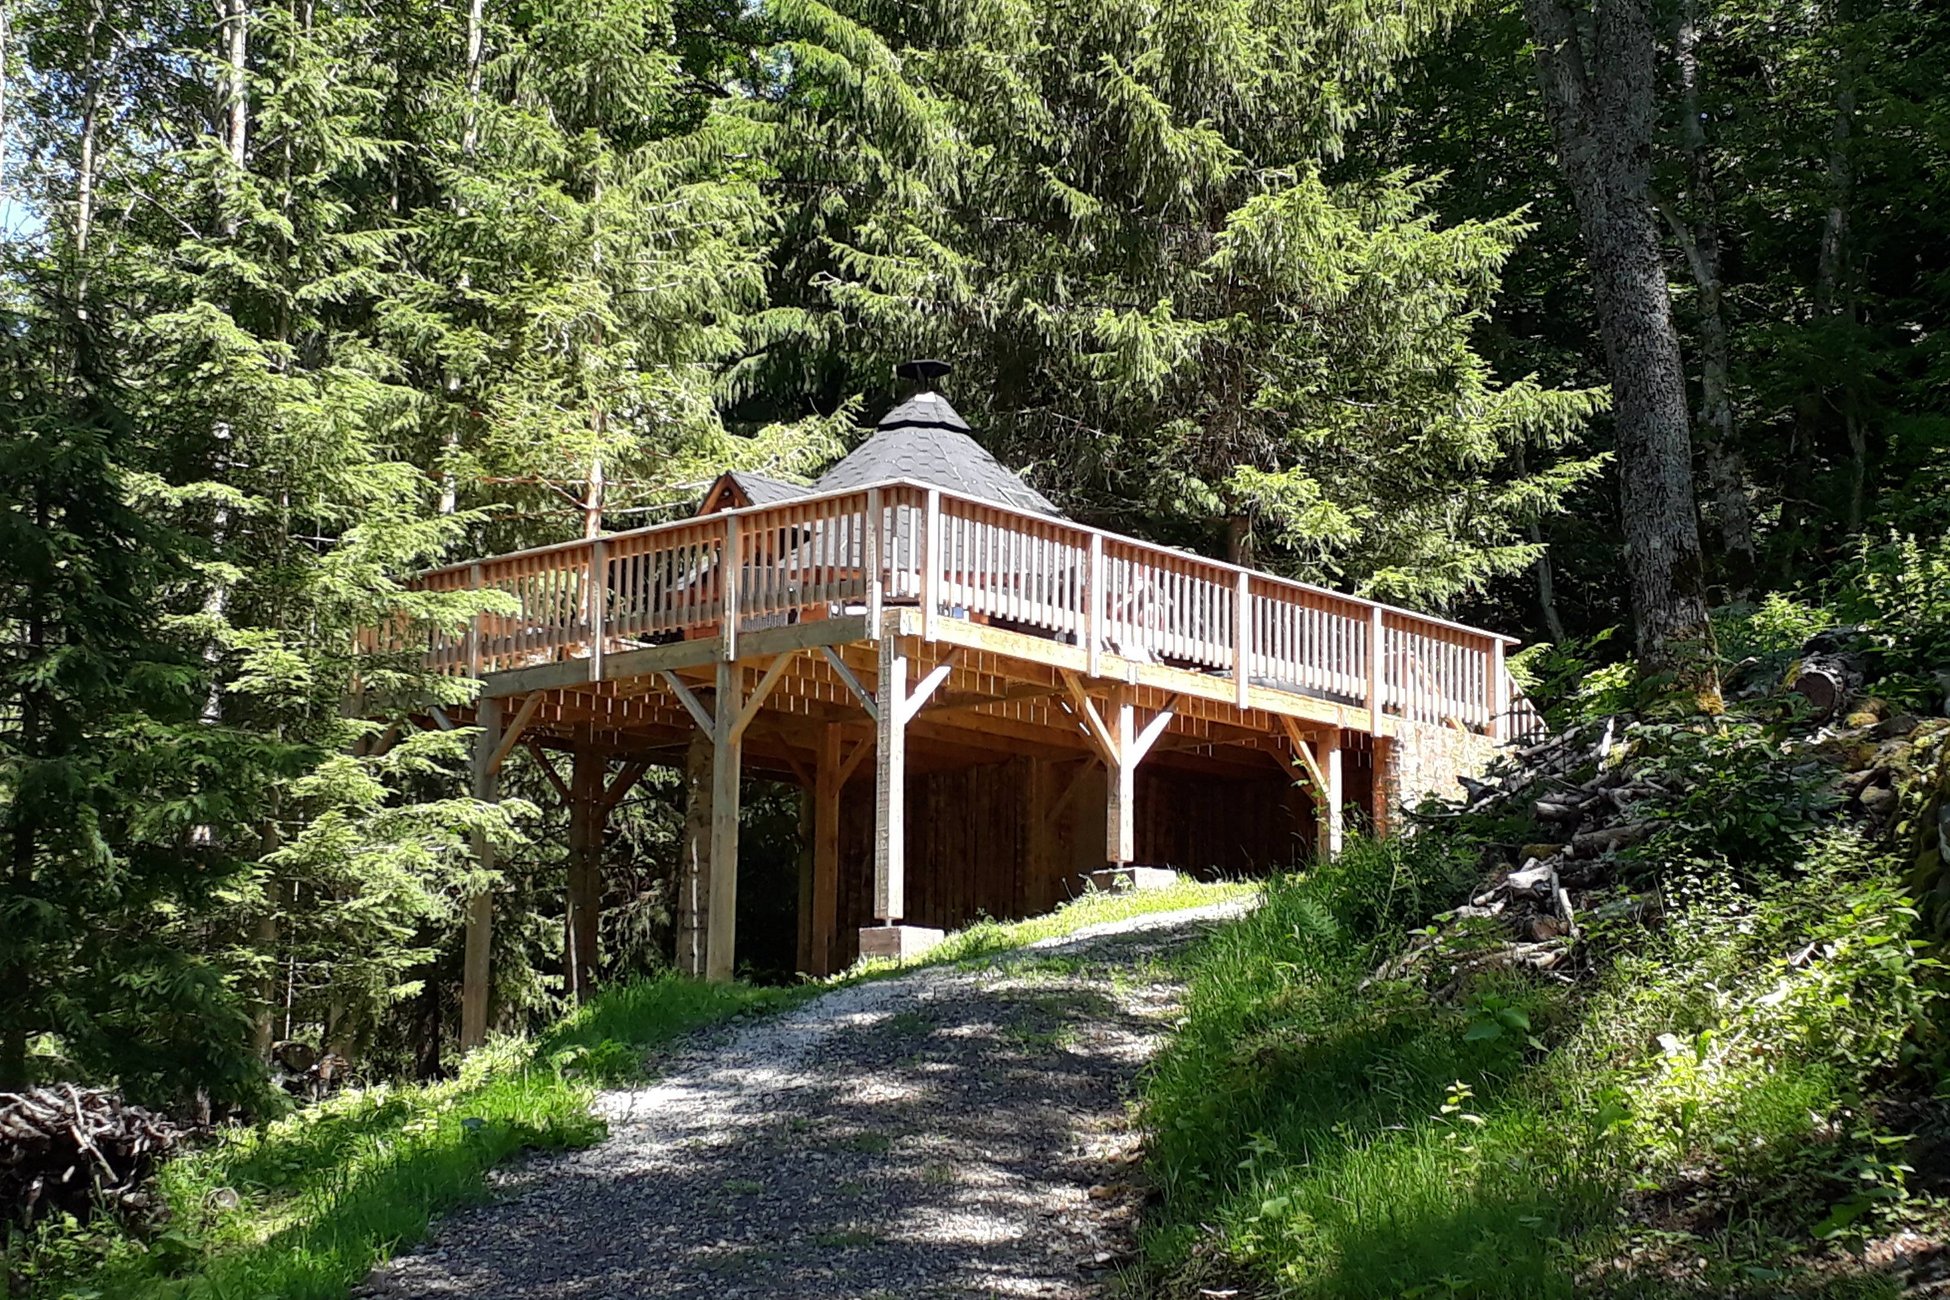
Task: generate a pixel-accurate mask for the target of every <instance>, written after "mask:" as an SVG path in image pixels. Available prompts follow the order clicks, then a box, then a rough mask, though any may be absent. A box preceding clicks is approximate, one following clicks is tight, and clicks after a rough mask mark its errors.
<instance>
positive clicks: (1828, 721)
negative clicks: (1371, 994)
mask: <svg viewBox="0 0 1950 1300" xmlns="http://www.w3.org/2000/svg"><path fill="white" fill-rule="evenodd" d="M1850 631H1851V630H1850V629H1842V630H1841V631H1840V632H1833V633H1825V634H1823V635H1822V636H1821V637H1818V638H1816V639H1815V640H1814V641H1811V642H1810V643H1809V644H1808V645H1807V646H1806V647H1805V648H1804V650H1803V652H1802V655H1801V656H1800V658H1799V659H1798V661H1797V662H1796V663H1795V664H1794V665H1793V666H1792V668H1791V669H1790V670H1789V672H1788V673H1787V675H1786V678H1785V680H1780V679H1777V680H1776V683H1775V684H1774V685H1773V687H1772V688H1771V689H1772V691H1774V692H1792V693H1794V694H1795V695H1799V696H1801V698H1802V701H1803V703H1802V704H1800V705H1799V706H1798V707H1799V708H1800V710H1801V712H1800V714H1799V715H1798V716H1800V717H1801V719H1802V723H1801V726H1800V727H1799V729H1798V733H1797V735H1796V737H1795V739H1794V740H1793V741H1792V742H1791V745H1792V748H1793V749H1794V750H1795V751H1797V753H1798V755H1799V760H1798V761H1800V762H1803V763H1808V764H1818V765H1819V767H1820V768H1821V769H1824V770H1825V771H1826V773H1827V775H1826V777H1825V778H1824V779H1825V780H1827V781H1828V782H1830V788H1831V789H1832V791H1833V792H1834V795H1835V797H1836V801H1837V803H1838V804H1840V806H1841V807H1842V809H1843V811H1844V812H1845V813H1846V814H1847V815H1848V816H1851V817H1853V818H1855V819H1856V820H1857V822H1858V824H1860V825H1862V826H1863V827H1864V829H1865V830H1866V831H1868V832H1869V833H1870V834H1871V835H1883V834H1885V833H1891V832H1897V831H1902V830H1904V829H1905V828H1907V827H1912V826H1914V827H1916V828H1917V832H1916V833H1917V839H1918V846H1917V851H1916V862H1917V866H1918V872H1917V877H1916V880H1915V882H1914V883H1915V884H1916V885H1917V886H1919V887H1920V888H1921V889H1922V890H1923V891H1925V893H1926V895H1929V894H1932V893H1933V894H1935V895H1936V897H1935V898H1934V899H1933V900H1932V901H1934V902H1935V903H1936V904H1937V908H1936V910H1938V911H1939V912H1940V913H1941V914H1942V919H1941V920H1939V922H1938V923H1939V925H1940V926H1941V927H1942V928H1943V929H1944V930H1945V931H1946V932H1950V873H1946V871H1945V870H1944V866H1943V864H1944V862H1945V861H1946V859H1950V805H1946V804H1945V801H1944V800H1943V799H1942V798H1941V797H1940V798H1939V800H1938V805H1932V806H1929V807H1919V806H1918V804H1919V794H1918V792H1927V791H1928V790H1930V789H1940V790H1943V791H1950V718H1942V717H1917V716H1915V715H1912V714H1906V713H1902V712H1900V711H1897V710H1895V709H1893V708H1892V707H1891V706H1890V705H1888V704H1887V703H1886V702H1884V701H1882V700H1880V699H1877V698H1875V697H1873V696H1868V697H1864V696H1863V695H1862V691H1863V690H1864V687H1865V682H1867V681H1869V680H1872V679H1873V671H1874V666H1873V664H1871V663H1868V662H1866V661H1865V658H1864V656H1862V655H1860V654H1858V653H1856V652H1854V651H1852V650H1850V649H1849V648H1848V647H1849V644H1850V636H1849V633H1850ZM1634 735H1635V728H1634V723H1633V722H1632V720H1631V719H1629V718H1627V717H1622V716H1621V717H1614V718H1604V719H1599V720H1597V721H1593V722H1587V723H1581V724H1578V725H1575V726H1573V727H1571V728H1569V729H1567V730H1566V731H1564V732H1562V733H1560V734H1557V735H1553V736H1550V737H1547V738H1545V739H1543V740H1541V741H1539V742H1537V743H1534V744H1532V745H1529V746H1527V747H1524V748H1520V749H1515V750H1512V751H1510V752H1509V753H1508V754H1507V755H1506V756H1505V757H1504V759H1503V760H1502V761H1501V762H1500V763H1499V764H1498V765H1497V766H1496V767H1495V768H1494V769H1493V770H1492V772H1491V773H1490V776H1489V779H1487V780H1483V781H1474V780H1467V779H1465V780H1464V781H1463V783H1462V784H1463V787H1464V793H1465V795H1466V801H1465V807H1464V811H1465V812H1466V813H1467V814H1470V815H1472V817H1473V818H1476V819H1480V820H1481V821H1485V822H1489V823H1493V824H1495V825H1497V826H1499V827H1503V828H1509V838H1508V840H1507V841H1506V842H1504V843H1503V844H1500V845H1498V846H1496V847H1494V848H1492V849H1490V850H1488V851H1486V853H1485V856H1484V859H1483V861H1482V863H1481V867H1482V871H1483V886H1482V887H1481V888H1480V889H1479V890H1478V891H1477V893H1476V894H1475V895H1474V896H1473V897H1472V898H1470V900H1469V902H1468V903H1467V904H1466V905H1464V906H1462V907H1459V908H1456V909H1455V910H1454V911H1452V912H1448V913H1445V914H1443V915H1442V916H1440V917H1437V918H1435V921H1436V923H1435V924H1434V925H1433V926H1431V927H1430V928H1429V930H1428V931H1427V932H1426V933H1424V934H1423V935H1422V936H1420V937H1419V938H1418V939H1417V940H1416V941H1415V942H1414V943H1413V944H1412V945H1411V946H1410V948H1409V949H1408V950H1407V951H1406V952H1404V953H1403V954H1402V955H1401V956H1399V957H1397V958H1395V959H1393V960H1391V961H1390V962H1388V963H1387V964H1385V965H1383V966H1382V967H1381V968H1380V969H1378V970H1376V971H1375V972H1374V978H1377V979H1401V978H1419V979H1423V980H1425V981H1427V982H1428V983H1429V984H1430V985H1431V986H1432V987H1435V988H1437V989H1438V992H1439V994H1441V995H1448V994H1452V993H1453V992H1454V991H1455V990H1456V989H1458V988H1460V987H1461V985H1462V983H1463V981H1464V980H1465V979H1466V978H1467V977H1468V976H1469V975H1470V974H1472V973H1474V972H1477V971H1482V970H1488V969H1527V970H1530V971H1534V972H1538V973H1540V974H1542V975H1543V976H1544V977H1546V978H1550V979H1556V980H1563V981H1569V980H1572V979H1574V978H1575V977H1576V975H1577V973H1578V971H1579V970H1580V969H1581V967H1582V961H1581V958H1582V957H1583V955H1584V954H1583V952H1582V941H1583V940H1584V939H1586V938H1587V932H1588V930H1589V928H1590V926H1591V923H1592V922H1593V920H1594V919H1603V920H1612V919H1618V920H1626V921H1631V922H1635V923H1641V924H1656V923H1657V922H1658V920H1659V919H1660V916H1661V914H1662V905H1661V901H1660V896H1659V894H1658V892H1657V890H1656V888H1654V887H1652V882H1651V881H1650V880H1649V879H1647V878H1646V875H1645V873H1643V872H1641V871H1639V870H1636V869H1634V868H1633V867H1632V865H1631V862H1630V859H1629V857H1628V856H1627V855H1628V851H1629V850H1631V849H1632V848H1634V847H1635V846H1638V845H1641V844H1643V843H1645V842H1646V841H1647V840H1648V839H1650V838H1651V837H1652V836H1653V835H1654V834H1655V833H1656V832H1657V831H1658V830H1659V829H1660V827H1661V826H1662V825H1664V824H1665V823H1664V822H1663V821H1662V819H1661V818H1660V816H1659V813H1660V811H1661V809H1662V805H1665V806H1669V805H1671V804H1675V803H1677V802H1679V800H1680V799H1681V797H1682V796H1683V795H1684V794H1685V793H1686V792H1685V791H1682V790H1678V789H1673V788H1669V786H1668V785H1667V784H1665V782H1666V781H1669V780H1670V779H1671V778H1667V777H1663V776H1661V775H1660V774H1659V773H1658V771H1657V770H1656V768H1655V767H1653V766H1652V765H1647V764H1644V763H1638V762H1635V761H1634V759H1633V748H1634V747H1633V743H1632V742H1633V738H1634ZM1447 815H1448V816H1451V817H1453V816H1455V815H1456V814H1455V813H1454V812H1453V811H1451V812H1450V813H1449V814H1447ZM1939 821H1940V822H1941V823H1942V825H1941V827H1939V825H1938V822H1939ZM1932 854H1934V856H1932ZM1931 867H1933V868H1934V869H1925V868H1931Z"/></svg>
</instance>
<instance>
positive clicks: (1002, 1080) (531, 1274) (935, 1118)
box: [361, 904, 1239, 1300]
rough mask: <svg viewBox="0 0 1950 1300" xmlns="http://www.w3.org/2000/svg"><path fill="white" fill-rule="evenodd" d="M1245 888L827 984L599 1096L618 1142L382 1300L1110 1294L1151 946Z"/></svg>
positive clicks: (1162, 1006) (1151, 1041)
mask: <svg viewBox="0 0 1950 1300" xmlns="http://www.w3.org/2000/svg"><path fill="white" fill-rule="evenodd" d="M1238 910H1239V905H1238V904H1222V905H1219V906H1216V907H1207V908H1199V909H1195V910H1192V911H1183V912H1166V913H1158V914H1154V915H1151V916H1145V917H1139V918H1136V919H1135V920H1131V921H1125V922H1119V923H1116V924H1113V925H1105V926H1099V927H1096V928H1094V929H1090V930H1084V931H1080V932H1078V933H1077V934H1076V935H1073V936H1070V937H1068V938H1065V939H1060V940H1052V941H1049V942H1045V943H1041V944H1037V945H1035V946H1033V947H1030V948H1026V949H1022V950H1020V951H1018V952H1014V953H1009V954H1005V955H1002V956H999V957H997V958H995V959H994V960H993V961H992V962H990V963H987V964H985V965H983V966H981V967H979V968H975V969H960V968H955V967H941V968H936V969H923V970H919V971H916V972H914V973H912V974H909V975H904V976H901V977H899V978H897V979H888V980H881V981H878V982H873V983H867V984H860V985H855V986H853V987H850V988H844V989H839V990H836V991H835V992H833V993H830V994H827V995H825V996H824V997H821V998H818V999H816V1000H814V1001H812V1002H809V1003H807V1004H806V1005H804V1006H802V1007H799V1008H797V1009H795V1010H793V1011H791V1012H789V1013H787V1014H785V1015H782V1016H779V1017H776V1018H773V1019H767V1020H761V1021H757V1022H754V1023H751V1024H748V1025H746V1026H743V1027H741V1028H737V1029H734V1030H730V1031H723V1032H719V1033H717V1034H715V1035H712V1036H709V1037H707V1038H705V1039H702V1040H699V1041H698V1042H696V1043H695V1045H694V1046H693V1047H692V1048H690V1049H689V1050H688V1051H687V1052H686V1053H684V1054H683V1055H682V1056H680V1057H679V1058H678V1059H677V1060H675V1061H674V1062H673V1063H672V1067H671V1069H670V1070H669V1071H668V1072H667V1073H666V1074H665V1075H664V1077H663V1079H662V1080H661V1081H660V1082H659V1083H657V1084H655V1085H654V1086H648V1087H644V1088H640V1089H634V1090H631V1091H625V1092H609V1093H604V1094H603V1095H602V1097H601V1099H600V1102H599V1106H600V1108H601V1110H602V1111H603V1113H604V1114H605V1115H606V1116H607V1117H608V1119H609V1123H610V1135H609V1137H608V1139H607V1140H606V1141H604V1142H602V1143H601V1144H600V1145H598V1146H595V1147H592V1148H589V1149H588V1150H584V1151H577V1152H570V1153H567V1154H563V1155H552V1156H546V1157H538V1158H536V1159H533V1160H529V1161H527V1162H525V1163H522V1164H520V1165H518V1166H516V1167H514V1168H512V1169H510V1170H508V1171H506V1172H504V1173H502V1174H500V1175H497V1179H496V1182H497V1188H498V1190H499V1192H500V1193H501V1194H500V1195H499V1196H498V1197H497V1199H496V1200H494V1201H493V1202H491V1203H489V1204H487V1205H484V1206H482V1207H480V1208H478V1209H474V1210H469V1211H464V1212H462V1213H460V1214H457V1215H455V1216H453V1217H452V1218H449V1219H447V1220H445V1221H444V1222H443V1223H442V1224H441V1225H440V1226H439V1227H438V1228H437V1229H436V1231H435V1233H434V1235H433V1237H432V1239H431V1240H430V1241H429V1242H428V1243H427V1244H426V1245H424V1246H422V1247H421V1248H420V1249H418V1250H417V1251H415V1252H414V1253H412V1254H408V1255H403V1256H401V1257H400V1258H398V1259H396V1260H393V1261H392V1262H391V1263H389V1264H387V1265H385V1266H383V1267H382V1268H380V1269H379V1270H378V1271H377V1272H376V1273H374V1274H373V1276H372V1278H371V1279H370V1280H369V1281H368V1282H367V1284H366V1286H365V1287H364V1288H362V1292H361V1293H362V1294H364V1295H368V1296H372V1297H387V1298H389V1300H390V1298H391V1297H401V1296H474V1297H513V1296H521V1297H558V1298H564V1300H566V1298H570V1297H573V1298H574V1300H595V1298H596V1297H633V1296H642V1297H680V1296H711V1297H729V1296H750V1297H759V1296H763V1297H782V1298H783V1297H791V1298H793V1300H802V1298H803V1300H812V1298H814V1297H819V1298H821V1300H824V1298H827V1297H830V1298H831V1300H864V1298H865V1297H894V1296H902V1297H907V1296H917V1297H918V1296H1058V1297H1078V1296H1089V1295H1094V1294H1097V1291H1098V1283H1099V1282H1100V1281H1101V1280H1102V1279H1103V1278H1105V1277H1106V1276H1107V1273H1106V1270H1107V1269H1110V1268H1113V1267H1114V1266H1115V1264H1116V1263H1117V1262H1118V1261H1119V1260H1120V1259H1121V1258H1123V1256H1124V1254H1125V1253H1126V1252H1127V1251H1128V1250H1129V1248H1130V1244H1131V1224H1132V1219H1133V1217H1134V1215H1135V1213H1136V1209H1137V1201H1138V1199H1139V1193H1137V1192H1136V1191H1135V1190H1133V1188H1132V1187H1131V1185H1130V1183H1129V1182H1128V1181H1127V1175H1128V1172H1129V1165H1130V1162H1131V1161H1132V1160H1134V1159H1135V1157H1136V1155H1137V1136H1136V1134H1134V1133H1133V1132H1132V1131H1131V1129H1130V1128H1129V1126H1128V1123H1127V1119H1128V1116H1127V1103H1128V1101H1129V1099H1130V1097H1131V1094H1132V1088H1133V1083H1134V1080H1135V1077H1136V1075H1137V1072H1138V1070H1139V1068H1140V1067H1141V1066H1142V1065H1143V1063H1144V1061H1145V1060H1146V1059H1147V1058H1148V1057H1149V1056H1150V1054H1151V1052H1152V1050H1153V1049H1154V1048H1155V1047H1156V1045H1157V1042H1158V1038H1159V1035H1160V1034H1161V1033H1162V1031H1163V1030H1164V1029H1165V1028H1166V1027H1167V1025H1168V1023H1169V1021H1170V1018H1171V1016H1172V1015H1173V1014H1174V1011H1175V1008H1176V1000H1177V996H1178V993H1179V988H1178V986H1177V984H1176V983H1175V982H1174V981H1173V978H1172V976H1171V974H1170V972H1169V971H1168V970H1167V969H1166V968H1165V966H1164V964H1163V963H1162V962H1161V960H1160V958H1162V957H1164V956H1166V955H1168V954H1169V953H1170V952H1171V951H1173V950H1175V949H1177V948H1179V947H1182V946H1183V945H1184V944H1185V943H1187V942H1188V941H1190V940H1191V939H1193V938H1194V937H1196V936H1197V935H1198V934H1199V933H1200V932H1201V931H1202V930H1204V929H1205V928H1206V927H1208V926H1209V925H1210V924H1212V923H1213V922H1214V921H1216V920H1218V919H1220V918H1223V917H1225V916H1228V915H1232V914H1235V913H1236V912H1237V911H1238Z"/></svg>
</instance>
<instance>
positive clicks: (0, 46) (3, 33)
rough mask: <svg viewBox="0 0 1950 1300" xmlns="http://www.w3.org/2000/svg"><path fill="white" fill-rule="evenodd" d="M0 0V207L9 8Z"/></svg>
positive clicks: (4, 154) (4, 161)
mask: <svg viewBox="0 0 1950 1300" xmlns="http://www.w3.org/2000/svg"><path fill="white" fill-rule="evenodd" d="M7 2H8V0H0V207H4V205H5V204H6V201H7V36H8V28H7V19H8V17H9V14H8V10H7Z"/></svg>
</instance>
